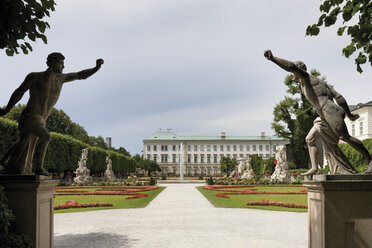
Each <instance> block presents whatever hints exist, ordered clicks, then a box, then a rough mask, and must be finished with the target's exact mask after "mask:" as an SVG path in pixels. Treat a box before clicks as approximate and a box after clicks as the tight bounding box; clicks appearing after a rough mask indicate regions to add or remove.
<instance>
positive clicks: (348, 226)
mask: <svg viewBox="0 0 372 248" xmlns="http://www.w3.org/2000/svg"><path fill="white" fill-rule="evenodd" d="M304 186H306V187H307V189H308V205H309V211H308V213H309V248H333V247H334V248H362V247H372V235H371V233H372V175H314V176H313V180H312V181H305V182H304Z"/></svg>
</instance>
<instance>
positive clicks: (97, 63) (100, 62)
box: [96, 59, 104, 68]
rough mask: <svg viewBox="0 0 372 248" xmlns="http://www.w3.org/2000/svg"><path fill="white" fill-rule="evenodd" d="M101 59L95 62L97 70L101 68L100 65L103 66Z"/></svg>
mask: <svg viewBox="0 0 372 248" xmlns="http://www.w3.org/2000/svg"><path fill="white" fill-rule="evenodd" d="M103 62H104V61H103V59H97V60H96V67H98V68H100V67H101V65H103Z"/></svg>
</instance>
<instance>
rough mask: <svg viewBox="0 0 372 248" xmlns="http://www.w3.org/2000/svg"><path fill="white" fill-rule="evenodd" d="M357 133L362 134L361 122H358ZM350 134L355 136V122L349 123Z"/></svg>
mask: <svg viewBox="0 0 372 248" xmlns="http://www.w3.org/2000/svg"><path fill="white" fill-rule="evenodd" d="M359 135H363V122H362V121H361V122H359ZM351 136H355V124H351Z"/></svg>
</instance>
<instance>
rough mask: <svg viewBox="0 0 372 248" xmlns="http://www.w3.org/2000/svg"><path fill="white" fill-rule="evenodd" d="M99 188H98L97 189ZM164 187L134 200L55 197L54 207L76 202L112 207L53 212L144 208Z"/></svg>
mask: <svg viewBox="0 0 372 248" xmlns="http://www.w3.org/2000/svg"><path fill="white" fill-rule="evenodd" d="M97 188H99V187H97ZM164 189H165V187H158V189H156V190H151V191H145V192H143V193H145V194H147V197H141V198H136V199H125V198H127V197H128V195H57V196H56V197H55V198H54V205H59V204H65V203H66V201H77V202H78V203H79V204H82V203H112V204H113V206H112V207H92V208H70V209H60V210H54V213H71V212H83V211H95V210H102V209H123V208H144V207H146V206H147V205H148V204H149V203H150V202H151V201H152V200H153V199H154V198H155V197H156V196H157V195H158V194H159V193H160V192H162V191H163V190H164ZM66 190H67V189H66ZM68 190H77V191H82V190H84V191H85V190H88V191H92V189H91V188H90V189H68Z"/></svg>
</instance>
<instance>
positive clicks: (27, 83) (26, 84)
mask: <svg viewBox="0 0 372 248" xmlns="http://www.w3.org/2000/svg"><path fill="white" fill-rule="evenodd" d="M32 78H33V76H32V73H30V74H28V75H27V76H26V78H25V80H24V81H23V83H22V84H21V85H20V86H19V87H18V88H17V89H16V90H15V91H14V92H13V94H12V95H11V97H10V99H9V102H8V104H7V105H6V107H5V108H0V116H3V115H6V114H7V113H8V112H9V111H10V110H11V109H12V108H13V107H14V105H16V104H17V102H18V101H19V100H21V99H22V97H23V95H24V94H25V92H26V91H27V90H28V89H30V87H31V85H32V82H33V81H32Z"/></svg>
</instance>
